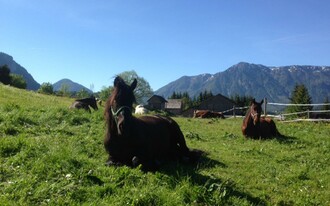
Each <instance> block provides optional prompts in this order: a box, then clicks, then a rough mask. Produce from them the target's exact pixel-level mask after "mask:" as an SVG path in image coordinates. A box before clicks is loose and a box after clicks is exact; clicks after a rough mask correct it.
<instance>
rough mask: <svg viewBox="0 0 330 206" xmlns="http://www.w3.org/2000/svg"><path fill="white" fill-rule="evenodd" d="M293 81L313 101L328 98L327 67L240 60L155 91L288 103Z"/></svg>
mask: <svg viewBox="0 0 330 206" xmlns="http://www.w3.org/2000/svg"><path fill="white" fill-rule="evenodd" d="M296 84H304V85H305V86H306V87H307V89H308V91H309V94H310V96H311V97H312V101H313V102H314V103H323V102H324V100H325V98H326V97H328V98H329V97H330V67H329V66H299V65H292V66H283V67H269V66H264V65H260V64H251V63H246V62H240V63H238V64H236V65H233V66H231V67H230V68H228V69H227V70H225V71H223V72H218V73H216V74H201V75H197V76H183V77H181V78H179V79H177V80H175V81H173V82H171V83H169V84H167V85H165V86H164V87H162V88H160V89H158V90H157V91H156V92H155V94H157V95H160V96H163V97H165V98H167V97H169V96H171V95H172V94H173V92H188V94H189V96H190V97H194V96H196V95H199V93H200V92H204V91H205V90H206V91H211V92H212V93H213V94H218V93H220V94H222V95H224V96H227V97H232V96H234V95H240V96H253V97H255V98H256V99H263V98H265V97H266V98H267V99H268V100H269V101H276V102H289V97H290V93H291V92H292V91H293V88H294V86H295V85H296Z"/></svg>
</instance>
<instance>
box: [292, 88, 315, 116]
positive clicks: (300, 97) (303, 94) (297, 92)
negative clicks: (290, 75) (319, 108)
mask: <svg viewBox="0 0 330 206" xmlns="http://www.w3.org/2000/svg"><path fill="white" fill-rule="evenodd" d="M289 99H290V101H291V104H312V97H311V96H310V95H309V93H308V89H307V88H306V87H305V85H304V84H296V85H295V87H294V89H293V92H292V94H291V97H290V98H289ZM312 109H313V106H289V107H288V108H287V112H289V113H294V112H302V111H307V110H312ZM299 116H301V115H299Z"/></svg>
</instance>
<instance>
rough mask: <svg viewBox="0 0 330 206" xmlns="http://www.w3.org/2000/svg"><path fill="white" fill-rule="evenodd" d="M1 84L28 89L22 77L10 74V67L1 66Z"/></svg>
mask: <svg viewBox="0 0 330 206" xmlns="http://www.w3.org/2000/svg"><path fill="white" fill-rule="evenodd" d="M0 82H1V83H3V84H5V85H11V86H13V87H17V88H20V89H26V86H27V83H26V81H25V79H24V78H23V76H22V75H18V74H13V73H10V69H9V67H8V65H3V66H0Z"/></svg>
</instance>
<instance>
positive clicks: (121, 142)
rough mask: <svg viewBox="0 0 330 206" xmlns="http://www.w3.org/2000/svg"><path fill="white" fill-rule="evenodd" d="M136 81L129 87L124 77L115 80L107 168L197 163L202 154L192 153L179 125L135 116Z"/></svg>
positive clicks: (107, 137) (109, 109) (107, 113)
mask: <svg viewBox="0 0 330 206" xmlns="http://www.w3.org/2000/svg"><path fill="white" fill-rule="evenodd" d="M136 85H137V80H136V79H135V80H134V81H133V83H132V84H131V85H127V84H126V83H125V82H124V80H123V79H122V78H121V77H116V78H115V80H114V90H113V92H112V94H111V96H110V97H109V99H108V100H107V102H106V106H105V113H104V115H105V120H106V132H105V138H104V147H105V149H106V151H107V152H108V154H109V158H108V161H107V165H122V164H124V165H128V166H133V167H136V166H138V165H140V164H141V165H142V169H144V170H157V169H158V168H159V166H160V164H161V163H162V162H164V161H168V160H184V161H187V162H196V161H197V159H198V158H199V157H200V155H201V153H202V152H201V151H198V150H190V149H189V148H188V147H187V145H186V141H185V139H184V136H183V134H182V132H181V130H180V127H179V125H178V124H177V123H176V122H175V121H174V120H173V119H171V118H169V117H163V116H158V115H157V116H139V117H135V116H133V115H132V105H133V102H134V101H135V96H134V93H133V91H134V89H135V87H136Z"/></svg>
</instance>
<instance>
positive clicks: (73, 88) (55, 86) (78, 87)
mask: <svg viewBox="0 0 330 206" xmlns="http://www.w3.org/2000/svg"><path fill="white" fill-rule="evenodd" d="M62 85H66V86H68V89H69V91H71V92H79V91H81V90H85V91H87V92H88V93H91V94H92V93H93V92H92V91H91V90H90V89H87V88H86V87H84V86H82V85H81V84H78V83H76V82H73V81H72V80H70V79H61V80H60V81H58V82H56V83H54V84H53V89H54V91H59V90H61V87H62Z"/></svg>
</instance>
